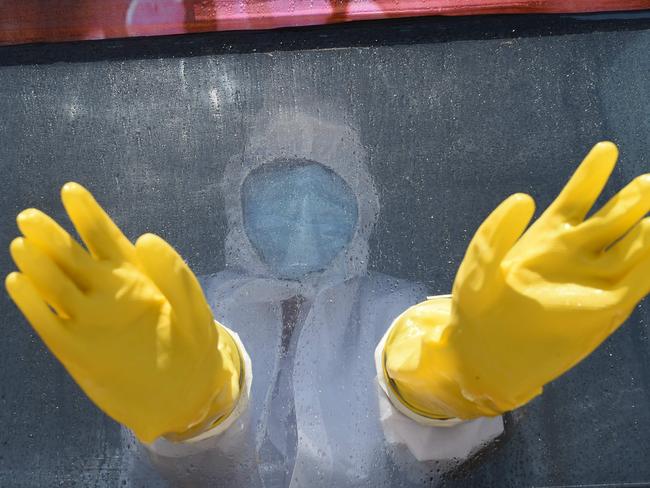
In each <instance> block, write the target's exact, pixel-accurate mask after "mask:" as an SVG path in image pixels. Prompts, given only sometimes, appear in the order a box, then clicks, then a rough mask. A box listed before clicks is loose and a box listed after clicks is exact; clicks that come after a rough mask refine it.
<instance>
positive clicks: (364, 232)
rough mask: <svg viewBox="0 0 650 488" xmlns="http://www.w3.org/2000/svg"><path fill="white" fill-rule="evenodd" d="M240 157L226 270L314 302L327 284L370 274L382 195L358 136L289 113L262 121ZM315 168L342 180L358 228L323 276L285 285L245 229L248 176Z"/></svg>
mask: <svg viewBox="0 0 650 488" xmlns="http://www.w3.org/2000/svg"><path fill="white" fill-rule="evenodd" d="M251 133H252V134H254V135H253V136H251V137H250V138H249V140H248V141H247V142H246V144H245V147H244V150H243V151H242V153H241V154H239V155H237V156H236V157H235V158H233V159H231V160H230V162H229V164H228V166H227V168H226V171H225V174H224V177H223V180H222V185H223V188H222V191H223V195H224V198H225V209H226V216H227V221H228V235H227V237H226V243H225V255H226V269H227V270H230V271H239V272H242V273H244V274H247V275H250V276H256V277H257V278H269V279H270V280H272V282H273V283H274V285H275V286H276V287H277V286H278V285H279V284H280V285H281V286H284V287H286V288H287V291H289V290H290V293H301V294H303V295H305V296H310V295H313V294H314V293H315V291H316V290H318V289H320V288H322V285H323V284H324V283H327V284H328V285H333V284H336V283H340V282H343V281H345V280H347V279H349V278H352V277H355V276H359V275H362V274H364V273H365V272H366V267H367V262H368V253H369V250H368V239H369V237H370V233H371V232H372V229H373V226H374V224H375V222H376V221H377V217H378V213H379V201H378V196H377V191H376V189H375V187H374V185H373V183H372V180H371V178H370V175H369V173H368V170H367V168H366V165H365V159H366V151H365V150H364V148H363V146H362V145H361V143H360V141H359V137H358V135H357V133H356V132H355V131H354V130H353V129H350V128H349V126H348V125H347V124H344V123H342V124H339V123H336V122H333V121H332V120H331V119H330V120H325V119H323V118H320V117H319V118H316V117H313V116H310V115H307V114H305V113H300V112H299V113H284V114H280V115H274V116H271V117H268V118H266V119H263V120H261V121H260V122H258V124H256V127H255V130H253V131H251ZM294 160H295V161H304V162H315V163H318V164H321V165H323V166H324V167H325V168H327V169H329V170H331V171H333V172H334V173H336V174H337V175H338V176H340V177H341V178H342V179H343V180H344V181H345V182H346V183H347V185H348V186H349V187H350V189H351V190H352V193H353V194H354V196H355V198H356V200H357V224H356V228H355V231H354V233H353V236H352V238H351V240H350V242H349V243H348V244H347V246H346V247H345V248H344V250H343V251H341V252H340V253H339V254H338V255H337V256H336V257H335V258H334V259H333V260H332V261H331V262H330V263H329V264H328V265H327V267H326V269H325V270H323V271H316V272H312V273H309V274H306V275H304V276H303V277H302V278H301V279H300V280H299V281H291V280H280V281H278V278H277V277H276V276H274V272H273V270H271V269H270V266H269V265H268V264H267V263H265V262H264V261H263V260H262V259H261V258H260V256H259V255H258V253H257V252H256V250H255V248H254V247H253V245H252V243H251V241H250V239H249V237H248V235H247V233H246V230H245V227H244V211H243V207H242V188H243V184H244V181H245V180H246V178H247V176H248V175H249V174H250V173H251V172H252V171H254V170H256V169H257V168H260V167H262V166H264V165H273V164H278V163H279V162H286V161H294Z"/></svg>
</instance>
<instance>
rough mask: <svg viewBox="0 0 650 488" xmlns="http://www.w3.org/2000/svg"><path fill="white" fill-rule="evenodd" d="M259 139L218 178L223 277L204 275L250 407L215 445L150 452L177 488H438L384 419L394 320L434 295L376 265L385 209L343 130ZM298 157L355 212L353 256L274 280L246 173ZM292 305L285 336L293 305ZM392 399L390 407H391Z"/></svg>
mask: <svg viewBox="0 0 650 488" xmlns="http://www.w3.org/2000/svg"><path fill="white" fill-rule="evenodd" d="M252 134H254V136H253V137H251V138H250V139H249V141H248V143H247V144H246V145H245V150H244V153H243V154H241V155H238V156H237V157H236V158H234V159H232V160H231V162H230V163H229V165H228V167H227V169H226V172H225V175H224V178H223V194H224V196H225V210H226V213H227V219H228V234H227V238H226V244H225V245H226V270H224V271H222V272H219V273H217V274H215V275H211V276H207V277H203V278H202V279H201V281H202V284H203V286H204V290H205V293H206V297H207V299H208V301H209V303H210V305H211V306H212V308H213V311H214V313H215V318H216V319H217V320H219V321H220V322H221V323H223V324H224V325H226V326H227V327H229V328H231V329H232V330H234V331H235V332H236V333H238V334H239V337H240V338H241V340H242V341H243V343H244V345H245V347H246V350H247V351H248V354H249V355H250V357H251V359H252V369H253V371H252V373H253V375H252V376H253V382H252V391H251V393H250V402H249V404H248V408H247V409H246V412H245V413H244V414H243V415H242V416H241V417H240V418H239V419H237V421H236V422H235V423H234V424H233V425H232V426H231V427H229V428H228V430H227V431H225V432H224V433H222V434H220V435H218V436H215V437H212V438H210V439H207V440H205V441H201V442H199V443H195V444H191V445H189V444H188V445H177V446H175V445H173V444H172V443H169V442H166V441H164V442H162V443H161V442H158V443H156V444H154V446H153V447H152V448H151V451H152V453H153V454H152V455H153V460H154V464H156V465H157V466H158V467H159V469H160V470H162V471H163V473H165V475H166V477H168V478H171V479H173V483H174V485H175V486H177V485H178V486H180V485H187V486H215V485H216V486H227V487H235V486H253V487H257V486H260V487H284V486H291V487H293V488H296V487H321V486H322V487H347V486H368V487H378V486H410V485H415V486H417V485H420V484H426V485H429V484H430V483H431V480H432V478H431V477H432V476H433V477H434V478H435V473H436V466H432V465H431V464H430V463H429V464H427V463H421V462H418V461H417V460H416V459H415V457H414V456H413V455H412V454H411V453H410V452H408V451H407V450H406V449H405V448H404V446H403V445H396V444H392V443H389V442H387V440H386V438H387V437H386V435H385V434H384V430H383V429H382V422H381V421H380V411H379V400H380V398H379V397H378V391H379V390H378V387H377V382H376V371H375V364H374V351H375V347H376V346H377V344H378V342H379V341H380V340H381V338H382V336H383V335H384V333H385V332H386V330H387V329H388V327H389V326H390V324H391V322H392V320H393V319H394V318H395V317H397V316H398V315H399V314H400V313H401V312H403V311H404V310H405V309H406V308H407V307H409V306H411V305H413V304H415V303H417V302H419V301H422V300H423V299H424V298H425V297H426V291H425V289H424V287H423V286H420V285H417V284H413V283H409V282H407V281H404V280H401V279H397V278H393V277H390V276H386V275H384V274H380V273H375V272H371V271H368V270H367V263H368V254H369V249H368V240H369V237H370V235H371V232H372V230H373V226H374V224H375V222H376V220H377V217H378V214H379V200H378V196H377V191H376V189H375V187H374V185H373V182H372V180H371V178H370V175H369V173H368V170H367V168H366V165H365V160H366V151H365V150H364V148H363V146H362V145H361V144H360V141H359V139H358V136H357V134H356V133H355V132H354V131H353V130H351V129H350V128H348V127H347V126H346V125H345V124H336V123H333V122H331V121H327V122H326V121H322V120H319V119H316V118H313V117H310V116H307V115H304V114H292V115H290V116H289V115H287V116H284V117H276V118H273V119H269V120H268V121H267V122H266V123H262V124H261V126H260V127H259V128H258V130H256V131H254V132H252ZM291 161H301V162H305V161H306V162H312V163H313V162H315V163H318V164H320V165H323V166H324V167H325V168H328V169H329V170H331V171H333V172H334V173H335V174H337V175H338V176H340V177H341V178H342V179H343V180H344V181H345V183H347V185H348V186H349V188H350V189H351V191H352V192H353V194H354V196H355V197H356V204H357V221H356V226H355V229H354V233H353V235H352V238H351V240H350V241H349V243H348V244H347V246H346V247H345V248H344V250H343V251H342V252H340V253H339V254H338V255H337V256H336V257H335V258H334V259H333V260H332V261H331V262H329V263H328V264H327V265H326V267H325V269H324V270H319V271H314V272H311V273H309V274H307V275H305V276H303V277H302V278H300V279H299V280H289V279H281V278H279V277H278V276H276V274H277V273H274V272H273V271H272V270H271V268H270V267H269V266H268V265H267V264H266V263H265V262H263V261H262V259H261V258H260V253H259V252H257V251H256V249H255V248H254V247H253V245H252V244H251V240H250V239H249V237H248V235H247V233H246V230H245V229H246V227H245V222H244V218H245V215H244V212H243V210H242V187H243V184H244V181H245V179H246V177H247V176H248V175H249V174H250V172H251V171H253V170H256V169H257V168H259V167H260V166H262V165H274V164H280V163H282V164H286V163H287V162H291ZM296 297H299V299H297V301H296ZM292 300H293V302H292V303H293V305H294V312H295V313H294V314H293V315H294V317H293V319H292V321H291V324H290V327H289V328H290V329H291V330H290V331H288V330H287V312H286V308H287V306H286V304H287V303H289V302H291V301H292ZM297 302H299V306H297V307H296V306H295V304H296V303H297ZM287 378H288V379H289V380H290V384H289V385H288V386H287V384H286V381H287ZM283 380H284V382H285V384H284V385H283V384H282V381H283ZM382 394H383V393H382ZM291 397H292V398H291ZM383 401H384V403H383V407H382V408H383V410H384V411H385V409H386V408H390V407H387V405H388V406H389V405H390V404H389V403H388V402H386V401H385V400H383ZM278 412H279V413H278ZM382 415H383V414H382ZM392 415H393V417H394V416H395V415H397V416H398V417H401V418H400V422H402V423H406V424H410V428H411V431H413V432H414V433H415V435H418V432H422V431H423V429H422V427H421V426H417V424H415V423H414V422H413V421H412V420H411V419H407V418H406V417H404V416H402V415H401V414H399V413H395V412H393V413H392ZM383 416H384V417H385V416H386V415H383ZM289 424H294V425H289ZM411 435H413V434H411ZM393 437H394V436H393Z"/></svg>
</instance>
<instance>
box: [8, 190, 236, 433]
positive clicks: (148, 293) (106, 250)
mask: <svg viewBox="0 0 650 488" xmlns="http://www.w3.org/2000/svg"><path fill="white" fill-rule="evenodd" d="M61 197H62V200H63V204H64V206H65V208H66V211H67V212H68V215H69V216H70V219H71V220H72V222H73V224H74V226H75V228H76V229H77V232H78V233H79V235H80V236H81V238H82V240H83V241H84V243H85V244H86V247H87V249H88V251H86V249H84V248H82V247H81V245H79V244H78V243H77V242H76V241H75V240H74V239H72V238H71V237H70V235H69V234H68V233H67V232H66V231H65V230H63V229H62V228H61V227H60V226H59V225H58V224H57V223H56V222H55V221H54V220H52V219H51V218H50V217H48V216H47V215H45V214H44V213H42V212H40V211H38V210H36V209H28V210H25V211H23V212H21V213H20V214H19V215H18V219H17V221H18V227H19V228H20V230H21V232H22V234H23V236H24V237H19V238H17V239H15V240H14V241H13V242H12V243H11V248H10V250H11V255H12V257H13V259H14V261H15V263H16V265H17V266H18V268H19V269H20V273H18V272H14V273H11V274H10V275H9V276H7V279H6V287H7V290H8V292H9V295H10V296H11V298H12V299H13V300H14V302H15V303H16V305H18V307H19V308H20V310H21V311H22V312H23V314H24V315H25V317H27V320H28V321H29V322H30V323H31V324H32V326H33V327H34V329H35V330H36V332H38V334H39V335H40V336H41V338H42V339H43V341H44V342H45V344H47V346H48V347H49V348H50V350H51V351H52V352H53V353H54V355H55V356H56V357H57V358H58V359H59V360H60V361H61V362H62V363H63V365H64V366H65V367H66V369H67V370H68V371H69V372H70V374H71V375H72V377H73V378H74V379H75V380H76V381H77V383H78V384H79V385H80V386H81V388H82V389H83V390H84V391H85V392H86V394H87V395H88V396H89V397H90V398H91V399H92V400H93V401H94V402H95V403H96V404H97V405H98V406H99V407H100V408H101V409H102V410H104V412H106V413H107V414H108V415H110V416H111V417H113V418H114V419H115V420H117V421H118V422H121V423H123V424H125V425H126V426H128V427H129V428H131V429H132V430H133V431H134V432H135V434H136V435H137V437H138V438H139V439H140V440H142V441H144V442H150V441H153V440H154V439H155V438H156V437H158V436H160V435H164V434H172V435H173V434H179V435H180V436H181V437H182V436H183V435H185V436H191V435H192V434H193V433H194V432H196V431H199V430H202V429H204V428H207V427H209V426H210V425H211V424H212V423H216V422H218V421H220V420H221V419H223V418H225V417H226V416H227V415H228V414H229V413H230V412H231V411H232V409H233V408H234V406H235V403H236V400H237V399H238V397H239V391H240V376H241V366H240V357H239V352H238V350H237V346H236V345H235V343H234V342H233V339H232V337H231V336H230V334H229V333H228V332H227V331H226V330H225V329H224V328H223V327H222V326H221V325H220V324H218V323H217V322H215V321H214V319H213V317H212V313H211V311H210V308H209V306H208V304H207V303H206V300H205V298H204V295H203V292H202V290H201V287H200V286H199V283H198V282H197V280H196V278H195V276H194V275H193V274H192V272H191V271H190V269H189V268H188V267H187V265H186V264H185V263H184V262H183V260H182V258H181V257H180V256H179V255H178V254H177V253H176V252H175V251H174V249H172V247H171V246H170V245H169V244H167V243H166V242H165V241H164V240H162V239H161V238H160V237H157V236H155V235H153V234H145V235H143V236H141V237H140V238H139V239H138V240H137V242H136V244H135V246H133V245H132V244H131V243H130V242H129V241H128V240H127V239H126V237H125V236H124V235H123V234H122V232H121V231H120V230H119V229H118V227H117V226H116V225H115V224H114V223H113V222H112V221H111V219H110V218H109V217H108V215H107V214H106V213H105V212H104V210H103V209H102V208H101V207H100V206H99V205H98V204H97V202H96V201H95V199H94V198H93V197H92V195H91V194H90V193H89V192H88V191H87V190H86V189H85V188H83V187H82V186H80V185H78V184H76V183H67V184H66V185H65V186H64V187H63V189H62V191H61Z"/></svg>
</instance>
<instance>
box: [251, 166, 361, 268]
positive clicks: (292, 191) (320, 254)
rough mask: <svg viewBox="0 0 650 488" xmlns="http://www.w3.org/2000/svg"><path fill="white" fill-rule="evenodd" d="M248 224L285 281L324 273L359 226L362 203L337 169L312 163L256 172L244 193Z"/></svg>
mask: <svg viewBox="0 0 650 488" xmlns="http://www.w3.org/2000/svg"><path fill="white" fill-rule="evenodd" d="M242 207H243V212H244V227H245V229H246V233H247V235H248V238H249V239H250V241H251V243H252V244H253V247H254V248H255V250H256V251H257V253H258V255H259V256H260V257H261V258H262V260H263V261H264V262H265V263H266V264H267V265H268V266H269V267H270V268H271V269H272V270H273V271H274V272H275V274H276V275H277V276H278V277H280V278H284V279H294V280H295V279H299V278H300V277H302V276H304V275H306V274H307V273H311V272H314V271H322V270H324V269H325V268H326V267H327V265H328V264H329V263H330V262H331V261H332V260H333V259H334V258H335V257H336V256H337V255H338V254H339V253H340V252H341V251H342V250H343V249H344V248H345V246H346V245H347V244H348V243H349V242H350V240H351V239H352V236H353V235H354V230H355V227H356V224H357V201H356V198H355V196H354V194H353V192H352V189H351V188H350V187H349V186H348V185H347V183H346V182H345V181H344V180H343V179H342V178H341V177H340V176H338V175H337V174H336V173H334V172H333V171H331V170H329V169H327V168H325V167H324V166H322V165H320V164H318V163H313V162H308V161H305V162H301V161H295V162H284V163H279V164H274V165H269V166H268V167H266V166H262V167H260V168H258V169H257V170H254V171H253V172H251V174H249V175H248V177H247V178H246V180H245V181H244V185H243V191H242Z"/></svg>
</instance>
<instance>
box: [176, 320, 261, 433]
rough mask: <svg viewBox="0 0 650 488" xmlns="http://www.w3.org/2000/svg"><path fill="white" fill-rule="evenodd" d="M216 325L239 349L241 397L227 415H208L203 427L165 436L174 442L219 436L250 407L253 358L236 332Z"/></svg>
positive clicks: (218, 324) (217, 323) (216, 323)
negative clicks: (183, 433)
mask: <svg viewBox="0 0 650 488" xmlns="http://www.w3.org/2000/svg"><path fill="white" fill-rule="evenodd" d="M215 326H216V327H218V328H219V329H221V330H220V333H223V334H227V335H228V339H229V340H232V342H233V344H234V347H235V348H236V350H237V353H238V356H239V361H240V367H239V371H240V373H239V397H238V398H237V399H236V400H235V402H234V404H233V407H232V409H231V410H230V412H229V413H227V414H226V415H223V414H222V413H220V414H218V415H216V416H214V417H208V418H207V419H206V420H205V421H204V422H202V427H200V428H198V429H196V428H195V429H192V430H190V431H189V432H188V433H185V435H182V434H180V435H179V434H175V435H171V436H170V435H167V436H165V437H166V438H167V439H168V440H170V441H172V442H182V443H194V442H199V441H202V440H205V439H208V438H210V437H215V436H218V435H219V434H221V433H222V432H224V431H226V430H227V429H228V428H229V427H230V426H231V425H232V424H233V423H234V422H235V421H236V420H237V419H238V418H239V417H240V416H241V415H242V414H243V413H244V412H245V411H246V408H247V407H248V402H249V398H250V391H251V385H252V384H253V366H252V362H251V358H250V356H249V355H248V352H247V351H246V348H245V347H244V343H243V342H242V340H241V339H240V337H239V335H238V334H237V333H236V332H234V331H232V330H230V329H229V328H228V327H226V326H224V325H222V324H220V323H219V322H216V321H215Z"/></svg>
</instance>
